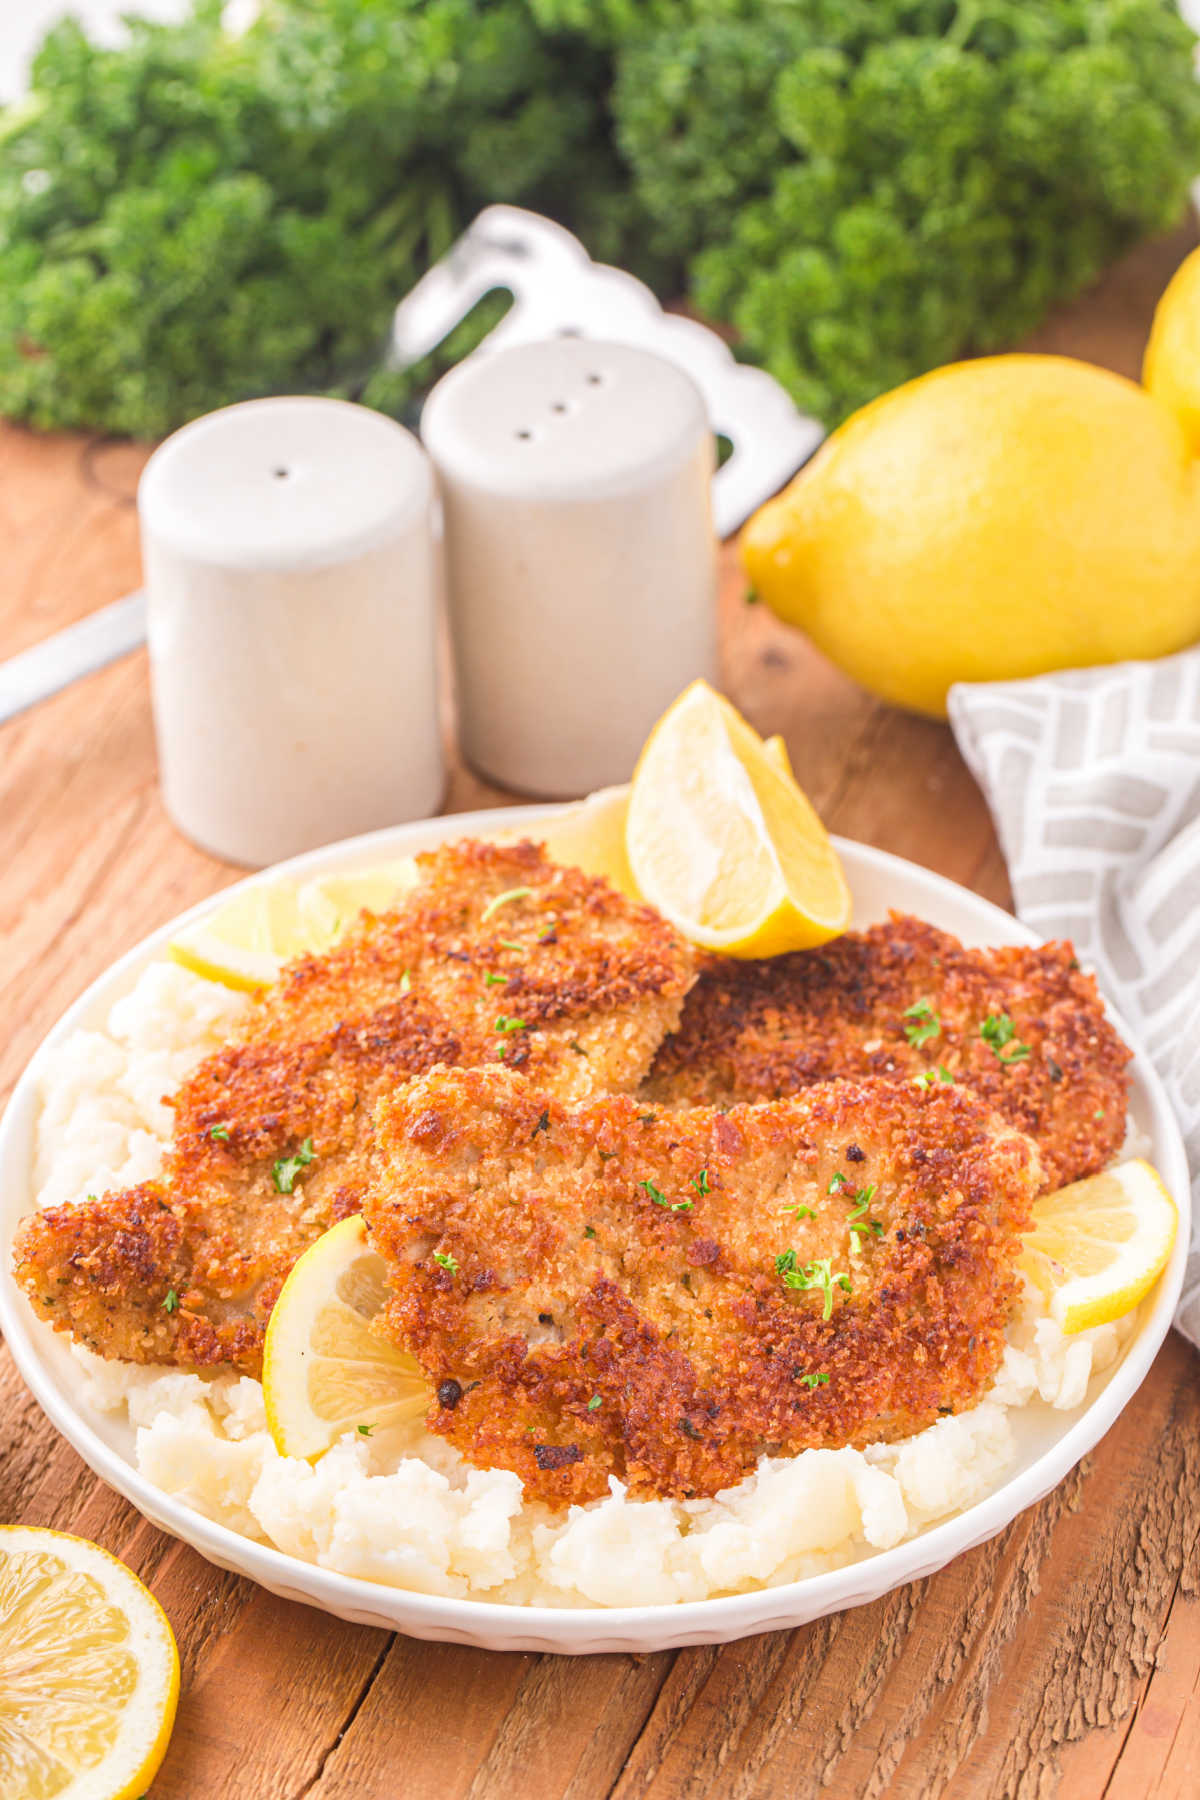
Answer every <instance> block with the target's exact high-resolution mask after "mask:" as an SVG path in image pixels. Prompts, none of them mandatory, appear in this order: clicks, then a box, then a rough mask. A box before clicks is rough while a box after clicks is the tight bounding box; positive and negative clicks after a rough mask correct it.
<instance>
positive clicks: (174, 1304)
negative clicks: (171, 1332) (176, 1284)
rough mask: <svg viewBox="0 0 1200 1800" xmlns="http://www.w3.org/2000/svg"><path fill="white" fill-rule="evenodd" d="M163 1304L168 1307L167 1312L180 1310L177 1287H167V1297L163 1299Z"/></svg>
mask: <svg viewBox="0 0 1200 1800" xmlns="http://www.w3.org/2000/svg"><path fill="white" fill-rule="evenodd" d="M163 1306H164V1307H165V1308H166V1310H167V1312H169V1313H173V1312H178V1310H179V1295H178V1294H177V1293H176V1292H175V1289H174V1288H173V1287H172V1288H168V1289H167V1297H166V1299H165V1300H164V1301H163Z"/></svg>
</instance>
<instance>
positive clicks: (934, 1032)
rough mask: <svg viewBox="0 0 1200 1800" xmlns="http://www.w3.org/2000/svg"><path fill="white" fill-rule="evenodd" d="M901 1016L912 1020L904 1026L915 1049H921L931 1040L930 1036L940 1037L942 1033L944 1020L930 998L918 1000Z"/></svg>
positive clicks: (905, 1032)
mask: <svg viewBox="0 0 1200 1800" xmlns="http://www.w3.org/2000/svg"><path fill="white" fill-rule="evenodd" d="M900 1016H901V1018H904V1019H908V1020H910V1021H911V1023H910V1024H908V1025H906V1026H905V1027H904V1035H905V1037H906V1038H907V1039H908V1041H909V1043H910V1044H911V1045H912V1047H913V1049H914V1050H919V1049H920V1048H921V1045H922V1044H927V1043H928V1042H929V1040H930V1038H935V1037H938V1036H939V1035H940V1034H941V1029H942V1021H941V1020H940V1019H939V1018H938V1016H937V1014H936V1013H935V1012H934V1010H933V1008H932V1006H930V1004H929V1002H928V1000H917V1001H916V1002H915V1003H914V1004H913V1005H912V1006H910V1007H907V1008H906V1009H905V1011H904V1012H903V1013H901V1015H900Z"/></svg>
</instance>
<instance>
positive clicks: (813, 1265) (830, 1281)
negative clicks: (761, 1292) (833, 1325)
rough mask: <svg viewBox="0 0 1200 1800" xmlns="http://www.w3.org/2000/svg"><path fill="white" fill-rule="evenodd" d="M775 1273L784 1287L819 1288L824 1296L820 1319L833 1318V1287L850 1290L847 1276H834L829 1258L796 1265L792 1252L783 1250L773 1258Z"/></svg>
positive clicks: (847, 1291) (820, 1258) (794, 1254)
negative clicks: (781, 1280) (780, 1278)
mask: <svg viewBox="0 0 1200 1800" xmlns="http://www.w3.org/2000/svg"><path fill="white" fill-rule="evenodd" d="M775 1269H776V1272H777V1273H778V1274H779V1275H780V1276H782V1278H783V1285H784V1287H789V1288H819V1289H820V1291H821V1293H822V1294H823V1295H824V1305H823V1307H822V1309H821V1317H822V1319H830V1318H832V1317H833V1290H834V1288H835V1287H840V1288H844V1289H845V1291H846V1293H849V1292H850V1291H851V1289H850V1277H849V1276H848V1275H835V1274H834V1273H833V1267H832V1263H831V1260H830V1258H829V1257H827V1256H823V1257H819V1258H818V1259H817V1260H816V1261H815V1262H810V1263H803V1264H798V1263H797V1261H796V1253H795V1251H794V1250H784V1251H782V1252H781V1253H780V1255H778V1256H777V1257H776V1258H775Z"/></svg>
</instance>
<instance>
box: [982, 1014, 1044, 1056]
mask: <svg viewBox="0 0 1200 1800" xmlns="http://www.w3.org/2000/svg"><path fill="white" fill-rule="evenodd" d="M979 1035H980V1037H981V1038H982V1039H983V1041H984V1043H985V1044H986V1045H987V1046H988V1049H989V1050H990V1051H991V1052H992V1055H993V1056H994V1057H995V1058H996V1060H997V1062H1002V1063H1016V1062H1024V1061H1025V1058H1026V1057H1027V1056H1031V1055H1032V1054H1033V1052H1032V1051H1031V1050H1030V1048H1029V1045H1028V1044H1023V1043H1022V1042H1021V1040H1020V1038H1019V1037H1018V1036H1017V1028H1016V1026H1015V1025H1014V1024H1013V1022H1012V1020H1011V1019H1010V1018H1009V1016H1008V1014H1007V1013H989V1014H988V1016H987V1018H986V1019H985V1020H984V1021H983V1024H982V1025H981V1026H980V1027H979Z"/></svg>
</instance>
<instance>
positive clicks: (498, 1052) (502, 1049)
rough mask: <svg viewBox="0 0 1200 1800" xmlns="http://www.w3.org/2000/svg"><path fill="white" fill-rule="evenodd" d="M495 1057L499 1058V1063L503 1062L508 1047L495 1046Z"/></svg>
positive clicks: (505, 1045)
mask: <svg viewBox="0 0 1200 1800" xmlns="http://www.w3.org/2000/svg"><path fill="white" fill-rule="evenodd" d="M496 1055H497V1056H498V1057H499V1058H500V1061H501V1062H503V1061H504V1058H505V1057H506V1056H507V1055H508V1045H507V1044H497V1045H496Z"/></svg>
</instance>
